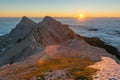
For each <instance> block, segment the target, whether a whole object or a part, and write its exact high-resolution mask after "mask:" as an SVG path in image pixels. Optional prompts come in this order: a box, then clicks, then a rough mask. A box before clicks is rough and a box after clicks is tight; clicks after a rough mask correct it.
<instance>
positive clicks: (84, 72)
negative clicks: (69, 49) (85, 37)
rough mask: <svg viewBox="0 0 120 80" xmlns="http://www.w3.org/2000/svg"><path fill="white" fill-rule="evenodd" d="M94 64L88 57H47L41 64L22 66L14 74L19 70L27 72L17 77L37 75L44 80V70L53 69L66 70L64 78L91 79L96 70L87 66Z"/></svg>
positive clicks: (26, 77) (49, 70)
mask: <svg viewBox="0 0 120 80" xmlns="http://www.w3.org/2000/svg"><path fill="white" fill-rule="evenodd" d="M92 64H94V63H93V62H92V61H91V60H90V59H87V58H84V59H81V58H59V59H49V60H47V61H45V62H44V63H42V64H38V63H36V64H34V65H31V66H29V67H26V68H23V69H21V70H19V71H17V72H14V73H15V74H17V73H20V72H27V71H28V70H29V73H26V74H24V75H21V76H19V79H23V78H24V79H30V78H32V77H33V76H39V77H40V78H42V80H44V77H45V76H46V75H45V74H43V73H44V72H53V71H55V70H67V71H66V74H67V76H66V78H67V79H75V80H79V79H81V80H92V75H93V74H94V73H95V72H96V71H97V70H95V69H92V68H88V66H89V65H92Z"/></svg>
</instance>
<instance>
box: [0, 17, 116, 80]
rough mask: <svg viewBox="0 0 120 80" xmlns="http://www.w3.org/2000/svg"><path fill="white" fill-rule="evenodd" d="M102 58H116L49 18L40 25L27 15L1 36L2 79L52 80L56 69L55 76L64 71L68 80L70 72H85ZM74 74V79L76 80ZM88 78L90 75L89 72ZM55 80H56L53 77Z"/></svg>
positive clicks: (0, 75)
mask: <svg viewBox="0 0 120 80" xmlns="http://www.w3.org/2000/svg"><path fill="white" fill-rule="evenodd" d="M101 56H107V57H111V58H114V59H116V58H115V57H113V56H112V55H110V54H109V53H108V52H106V51H105V50H104V49H102V48H98V47H94V46H91V45H89V44H88V43H87V42H85V41H84V40H83V38H81V37H80V36H78V35H76V34H75V33H74V32H73V31H72V30H71V29H69V27H68V26H67V25H64V24H62V23H60V22H59V21H56V20H55V19H53V18H51V17H49V16H46V17H45V18H44V19H43V21H42V22H39V23H35V22H33V21H32V20H30V19H29V18H27V17H25V16H24V17H23V18H22V20H21V21H20V23H18V24H17V25H16V27H15V28H14V29H13V30H12V31H11V32H10V33H9V34H8V35H5V36H2V37H0V66H2V67H1V68H0V79H2V80H14V79H22V80H24V79H31V80H34V79H33V78H35V77H36V76H40V78H44V79H43V80H49V79H50V78H51V76H50V77H49V78H46V76H45V75H46V74H45V73H46V72H48V73H50V72H51V69H52V71H53V72H51V74H53V73H54V72H59V71H60V72H62V73H63V74H64V79H63V80H65V79H66V78H67V77H66V76H67V74H68V73H67V71H66V70H69V69H70V70H72V69H73V68H75V69H77V70H78V71H79V70H81V69H78V68H80V67H82V69H83V71H84V68H85V67H86V66H88V65H90V64H93V63H95V62H97V61H100V60H101ZM51 60H52V61H51ZM56 60H57V61H56ZM49 61H51V62H49ZM80 61H82V62H80ZM47 62H48V63H47ZM75 62H76V63H75ZM83 62H84V63H83ZM46 63H47V64H46ZM62 63H64V64H62ZM45 65H47V66H45ZM53 65H54V66H53ZM58 65H59V66H58ZM81 65H83V66H81ZM53 67H54V68H53ZM43 68H45V70H44V69H43ZM49 68H50V71H49V70H48V69H49ZM87 70H89V69H88V68H87ZM93 71H94V70H93ZM62 73H60V74H61V75H62ZM70 73H71V72H70ZM70 73H69V76H70V78H71V79H73V80H74V77H73V76H71V75H70ZM76 73H77V72H76ZM76 73H74V75H76ZM43 74H45V75H44V77H43ZM71 74H73V72H72V73H71ZM81 74H82V73H79V76H77V77H76V80H77V79H78V78H79V77H80V75H81ZM28 75H29V76H28ZM84 75H88V72H85V74H84ZM90 75H91V74H89V76H90ZM41 76H42V77H41ZM47 76H48V75H47ZM54 76H55V75H54ZM57 76H58V75H57ZM59 77H61V76H59ZM62 78H63V77H62ZM62 78H60V79H62ZM52 80H55V78H53V75H52Z"/></svg>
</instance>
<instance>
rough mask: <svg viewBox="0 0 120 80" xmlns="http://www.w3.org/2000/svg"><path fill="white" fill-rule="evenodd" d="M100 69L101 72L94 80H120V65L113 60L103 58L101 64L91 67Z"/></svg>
mask: <svg viewBox="0 0 120 80" xmlns="http://www.w3.org/2000/svg"><path fill="white" fill-rule="evenodd" d="M90 67H92V68H96V69H99V70H100V71H98V72H97V74H96V75H94V76H93V77H94V80H119V79H120V75H119V74H120V65H119V64H117V63H116V62H115V60H113V59H112V58H109V57H102V61H101V62H97V63H96V64H94V65H92V66H90Z"/></svg>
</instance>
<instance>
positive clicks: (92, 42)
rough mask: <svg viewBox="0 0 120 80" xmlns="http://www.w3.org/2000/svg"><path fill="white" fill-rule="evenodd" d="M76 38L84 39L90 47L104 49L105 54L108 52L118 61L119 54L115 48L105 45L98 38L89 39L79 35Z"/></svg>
mask: <svg viewBox="0 0 120 80" xmlns="http://www.w3.org/2000/svg"><path fill="white" fill-rule="evenodd" d="M78 36H79V37H81V38H82V39H84V40H85V41H86V42H87V43H89V44H90V45H92V46H96V47H99V48H104V49H105V50H106V51H107V52H109V53H110V54H112V55H115V56H116V57H117V58H118V59H119V60H120V52H119V51H118V50H117V49H116V48H115V47H113V46H111V45H108V44H105V42H104V41H102V40H100V39H99V38H89V37H84V36H80V35H78Z"/></svg>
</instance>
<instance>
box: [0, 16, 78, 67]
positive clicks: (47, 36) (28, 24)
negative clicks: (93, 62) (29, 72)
mask: <svg viewBox="0 0 120 80" xmlns="http://www.w3.org/2000/svg"><path fill="white" fill-rule="evenodd" d="M75 37H76V35H75V33H74V32H73V31H72V30H70V29H69V28H68V26H67V25H63V24H61V23H60V22H58V21H56V20H55V19H53V18H51V17H48V16H47V17H45V18H44V19H43V21H42V22H40V23H35V22H33V21H32V20H30V19H29V18H27V17H25V16H24V17H23V18H22V19H21V21H20V23H18V24H17V25H16V27H15V28H14V29H13V30H12V31H11V32H10V33H9V34H8V35H5V36H2V37H0V40H1V44H0V51H1V52H0V57H1V58H0V66H1V65H4V64H12V63H14V62H17V61H21V60H24V59H25V58H26V57H28V56H30V55H33V54H35V53H37V52H39V51H41V50H43V48H45V47H46V46H47V45H54V44H61V43H64V42H66V41H69V40H72V39H74V38H75Z"/></svg>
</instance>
